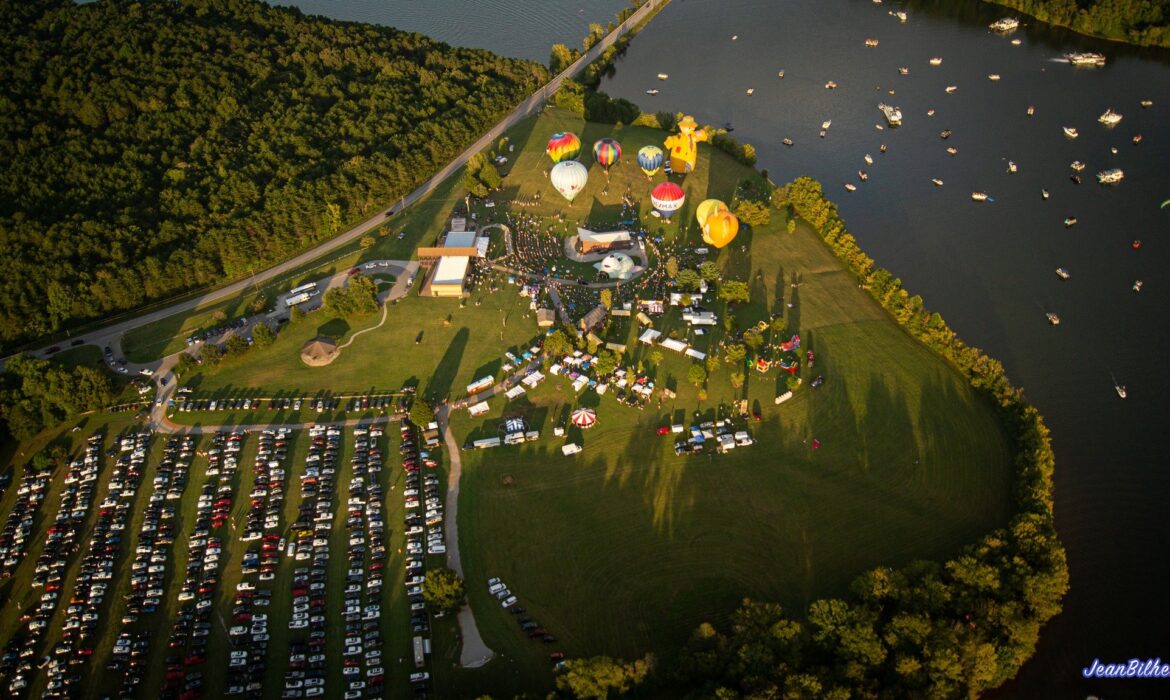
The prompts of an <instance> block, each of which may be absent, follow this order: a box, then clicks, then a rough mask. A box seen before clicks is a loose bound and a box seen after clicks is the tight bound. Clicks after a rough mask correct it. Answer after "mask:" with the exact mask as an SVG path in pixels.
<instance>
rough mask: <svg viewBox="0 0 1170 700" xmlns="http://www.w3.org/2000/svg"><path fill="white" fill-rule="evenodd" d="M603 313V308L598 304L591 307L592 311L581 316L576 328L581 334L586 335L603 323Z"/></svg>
mask: <svg viewBox="0 0 1170 700" xmlns="http://www.w3.org/2000/svg"><path fill="white" fill-rule="evenodd" d="M605 313H606V311H605V307H604V306H601V305H600V304H598V305H597V306H595V307H593V310H591V311H590V312H589V313H587V314H585V315H584V316H582V317H581V320H580V321H577V327H578V328H580V329H581V332H582V333H588V332H589V331H592V330H593V329H594V328H597V327H598V326H600V325H601V324H602V323H604V322H605Z"/></svg>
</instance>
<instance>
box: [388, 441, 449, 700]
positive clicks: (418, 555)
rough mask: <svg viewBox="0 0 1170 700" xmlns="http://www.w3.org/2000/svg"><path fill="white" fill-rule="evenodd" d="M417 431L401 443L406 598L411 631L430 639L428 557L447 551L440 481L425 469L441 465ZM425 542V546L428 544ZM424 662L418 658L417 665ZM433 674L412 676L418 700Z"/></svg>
mask: <svg viewBox="0 0 1170 700" xmlns="http://www.w3.org/2000/svg"><path fill="white" fill-rule="evenodd" d="M417 433H418V431H417V429H416V428H415V427H414V426H413V425H411V424H410V423H409V422H403V423H402V426H401V428H400V438H401V440H402V441H401V443H400V444H399V446H398V452H399V454H400V456H401V458H402V470H403V491H402V497H403V503H404V505H405V507H406V508H405V512H406V515H405V523H404V524H405V526H406V561H405V566H406V595H407V598H408V599H409V602H410V630H411V633H412V634H413V635H414V636H415V637H416V638H421V639H427V638H428V637H429V635H430V632H431V621H430V615H429V613H428V611H427V605H426V602H424V600H423V591H422V586H423V583H424V582H425V581H426V555H427V554H428V553H430V554H442V553H444V552H446V551H447V548H446V544H445V542H444V540H443V503H442V500H441V498H440V486H439V477H438V475H437V474H435V473H434V472H430V471H428V472H427V473H426V475H425V476H423V475H422V473H421V472H422V468H423V467H424V466H426V467H437V466H438V462H437V461H436V460H435V459H434V458H433V457H431V456H430V454H428V453H427V452H425V451H423V450H421V449H419V443H418V440H419V437H418V434H417ZM424 542H425V544H424ZM421 660H422V659H420V658H419V657H418V656H416V658H415V663H416V664H418V663H419V662H420V661H421ZM430 681H431V677H430V674H429V673H428V672H426V671H423V670H419V671H416V672H415V673H412V674H411V675H410V682H411V685H412V687H413V688H414V695H415V697H416V698H425V697H428V695H429V692H430Z"/></svg>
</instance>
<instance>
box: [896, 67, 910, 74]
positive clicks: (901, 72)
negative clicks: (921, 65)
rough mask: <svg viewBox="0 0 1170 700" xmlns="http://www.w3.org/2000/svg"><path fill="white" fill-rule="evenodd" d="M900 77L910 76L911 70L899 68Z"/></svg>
mask: <svg viewBox="0 0 1170 700" xmlns="http://www.w3.org/2000/svg"><path fill="white" fill-rule="evenodd" d="M898 75H910V69H909V68H907V67H906V66H899V67H898Z"/></svg>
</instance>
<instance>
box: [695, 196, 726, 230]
mask: <svg viewBox="0 0 1170 700" xmlns="http://www.w3.org/2000/svg"><path fill="white" fill-rule="evenodd" d="M717 211H727V205H726V204H724V203H723V201H722V200H719V199H704V200H703V201H702V202H699V208H698V209H695V219H697V220H698V222H699V228H703V224H705V223H707V217H708V216H711V215H712V214H714V213H715V212H717Z"/></svg>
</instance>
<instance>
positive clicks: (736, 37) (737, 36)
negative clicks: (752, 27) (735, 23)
mask: <svg viewBox="0 0 1170 700" xmlns="http://www.w3.org/2000/svg"><path fill="white" fill-rule="evenodd" d="M737 39H739V35H738V34H732V35H731V40H732V41H736V40H737Z"/></svg>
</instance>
